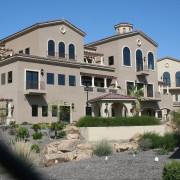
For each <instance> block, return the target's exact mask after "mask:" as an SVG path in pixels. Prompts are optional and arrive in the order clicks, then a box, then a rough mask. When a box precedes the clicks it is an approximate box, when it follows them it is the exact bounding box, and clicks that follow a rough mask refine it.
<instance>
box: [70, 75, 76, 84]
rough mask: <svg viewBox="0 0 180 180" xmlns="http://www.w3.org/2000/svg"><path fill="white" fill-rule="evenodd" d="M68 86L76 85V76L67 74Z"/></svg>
mask: <svg viewBox="0 0 180 180" xmlns="http://www.w3.org/2000/svg"><path fill="white" fill-rule="evenodd" d="M73 78H74V79H73ZM69 86H76V76H74V75H69Z"/></svg>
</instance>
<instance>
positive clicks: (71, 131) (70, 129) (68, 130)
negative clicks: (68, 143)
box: [63, 125, 81, 135]
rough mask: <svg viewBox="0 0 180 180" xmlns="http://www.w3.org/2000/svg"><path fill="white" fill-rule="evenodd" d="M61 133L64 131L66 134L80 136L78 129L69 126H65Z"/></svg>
mask: <svg viewBox="0 0 180 180" xmlns="http://www.w3.org/2000/svg"><path fill="white" fill-rule="evenodd" d="M63 131H66V133H67V134H79V135H80V134H81V133H80V130H79V128H77V127H76V126H71V125H69V126H66V128H65V129H64V130H63Z"/></svg>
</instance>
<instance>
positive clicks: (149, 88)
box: [147, 84, 153, 97]
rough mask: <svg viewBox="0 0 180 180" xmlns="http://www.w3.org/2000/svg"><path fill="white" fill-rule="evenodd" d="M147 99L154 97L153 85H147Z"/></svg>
mask: <svg viewBox="0 0 180 180" xmlns="http://www.w3.org/2000/svg"><path fill="white" fill-rule="evenodd" d="M147 97H153V85H152V84H148V85H147Z"/></svg>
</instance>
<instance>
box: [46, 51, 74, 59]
mask: <svg viewBox="0 0 180 180" xmlns="http://www.w3.org/2000/svg"><path fill="white" fill-rule="evenodd" d="M46 56H47V57H50V58H57V59H64V60H77V56H75V55H71V54H59V53H58V52H50V51H46Z"/></svg>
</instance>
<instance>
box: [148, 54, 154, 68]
mask: <svg viewBox="0 0 180 180" xmlns="http://www.w3.org/2000/svg"><path fill="white" fill-rule="evenodd" d="M148 69H149V70H154V54H153V53H152V52H149V53H148Z"/></svg>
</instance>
